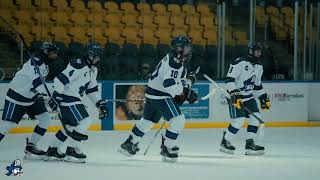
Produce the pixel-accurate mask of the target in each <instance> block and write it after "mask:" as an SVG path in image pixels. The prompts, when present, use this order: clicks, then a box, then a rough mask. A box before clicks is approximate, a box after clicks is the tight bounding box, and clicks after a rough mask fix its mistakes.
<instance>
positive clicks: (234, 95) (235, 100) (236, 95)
mask: <svg viewBox="0 0 320 180" xmlns="http://www.w3.org/2000/svg"><path fill="white" fill-rule="evenodd" d="M242 99H243V96H242V94H241V93H240V91H239V90H238V89H236V90H233V91H231V92H230V100H231V103H232V105H233V106H234V107H236V108H237V109H241V105H242Z"/></svg>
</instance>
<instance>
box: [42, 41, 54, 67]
mask: <svg viewBox="0 0 320 180" xmlns="http://www.w3.org/2000/svg"><path fill="white" fill-rule="evenodd" d="M40 49H41V51H40V52H41V54H42V55H41V57H43V60H44V62H45V63H49V62H50V61H49V60H55V59H57V57H58V51H59V48H58V47H57V46H56V45H55V44H54V43H50V42H43V43H42V46H41V48H40ZM50 52H52V53H50Z"/></svg>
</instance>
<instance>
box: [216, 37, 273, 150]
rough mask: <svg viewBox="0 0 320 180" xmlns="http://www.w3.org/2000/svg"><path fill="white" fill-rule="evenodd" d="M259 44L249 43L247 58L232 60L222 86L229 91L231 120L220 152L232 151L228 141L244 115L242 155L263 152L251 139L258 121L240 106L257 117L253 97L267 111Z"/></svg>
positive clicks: (236, 130) (255, 131)
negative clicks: (245, 126) (245, 130)
mask: <svg viewBox="0 0 320 180" xmlns="http://www.w3.org/2000/svg"><path fill="white" fill-rule="evenodd" d="M261 49H262V46H261V44H260V43H258V44H254V43H252V44H249V52H248V56H247V57H242V58H238V59H236V60H235V61H234V62H233V63H232V64H231V65H230V68H229V71H228V73H227V76H226V81H225V85H226V88H227V90H228V92H229V93H230V100H228V102H229V113H230V118H231V123H230V125H229V127H228V128H227V129H226V131H225V132H224V133H223V138H222V142H221V149H220V151H222V152H226V153H230V154H233V153H234V150H235V147H234V146H233V145H232V144H231V143H230V141H231V140H232V138H233V137H234V136H235V135H236V134H237V132H238V131H239V129H240V128H241V126H242V125H243V123H244V120H245V118H249V124H248V128H247V132H248V133H247V140H246V146H245V149H246V155H261V154H264V147H262V146H259V145H256V144H255V142H254V138H255V136H256V133H257V131H258V128H259V121H258V120H257V119H255V118H254V117H253V116H252V115H249V114H248V112H246V111H245V110H244V109H243V108H242V106H245V107H247V108H248V109H249V110H251V111H252V112H253V113H254V114H255V115H257V116H258V117H260V112H259V108H258V105H257V102H256V100H255V97H257V98H258V99H259V100H260V107H261V109H262V110H268V109H269V108H270V106H271V103H270V100H269V98H268V95H267V93H266V92H265V91H264V89H263V86H262V83H261V76H262V74H263V67H262V64H261V62H260V59H261V56H262V53H261Z"/></svg>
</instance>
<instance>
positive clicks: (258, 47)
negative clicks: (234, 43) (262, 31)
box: [248, 43, 263, 61]
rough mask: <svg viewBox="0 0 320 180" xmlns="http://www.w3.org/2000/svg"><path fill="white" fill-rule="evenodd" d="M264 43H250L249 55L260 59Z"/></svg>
mask: <svg viewBox="0 0 320 180" xmlns="http://www.w3.org/2000/svg"><path fill="white" fill-rule="evenodd" d="M262 47H263V46H262V44H261V43H249V45H248V55H249V57H251V58H253V59H254V60H256V61H257V60H259V59H260V58H261V57H262V53H261V51H262Z"/></svg>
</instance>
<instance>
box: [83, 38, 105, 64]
mask: <svg viewBox="0 0 320 180" xmlns="http://www.w3.org/2000/svg"><path fill="white" fill-rule="evenodd" d="M102 55H103V50H102V48H101V46H100V45H99V44H98V43H96V42H89V43H88V44H87V45H86V46H85V56H87V59H88V63H89V64H91V65H97V63H98V62H99V61H100V59H101V57H102Z"/></svg>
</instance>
